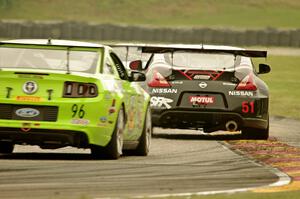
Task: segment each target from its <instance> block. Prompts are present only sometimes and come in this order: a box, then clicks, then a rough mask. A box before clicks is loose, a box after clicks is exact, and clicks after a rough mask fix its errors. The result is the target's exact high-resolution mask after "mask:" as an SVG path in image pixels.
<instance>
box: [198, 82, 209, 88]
mask: <svg viewBox="0 0 300 199" xmlns="http://www.w3.org/2000/svg"><path fill="white" fill-rule="evenodd" d="M199 86H200V88H206V87H207V83H205V82H200V84H199Z"/></svg>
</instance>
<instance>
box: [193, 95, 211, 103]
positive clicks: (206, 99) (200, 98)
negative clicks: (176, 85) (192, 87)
mask: <svg viewBox="0 0 300 199" xmlns="http://www.w3.org/2000/svg"><path fill="white" fill-rule="evenodd" d="M189 101H190V103H192V104H213V103H214V102H215V97H212V96H190V97H189Z"/></svg>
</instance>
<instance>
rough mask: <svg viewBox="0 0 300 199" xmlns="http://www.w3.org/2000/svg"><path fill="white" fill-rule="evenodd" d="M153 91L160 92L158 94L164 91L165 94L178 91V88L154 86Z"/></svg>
mask: <svg viewBox="0 0 300 199" xmlns="http://www.w3.org/2000/svg"><path fill="white" fill-rule="evenodd" d="M151 92H152V93H158V94H160V93H164V94H166V93H177V89H175V88H153V89H152V91H151Z"/></svg>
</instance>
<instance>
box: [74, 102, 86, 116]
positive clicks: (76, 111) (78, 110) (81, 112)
mask: <svg viewBox="0 0 300 199" xmlns="http://www.w3.org/2000/svg"><path fill="white" fill-rule="evenodd" d="M83 107H84V105H83V104H82V105H81V106H80V107H79V108H78V105H77V104H73V106H72V112H73V114H72V117H75V116H76V115H78V117H79V118H83V117H84V115H85V111H84V110H83Z"/></svg>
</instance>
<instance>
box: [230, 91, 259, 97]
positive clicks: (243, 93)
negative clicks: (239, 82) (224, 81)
mask: <svg viewBox="0 0 300 199" xmlns="http://www.w3.org/2000/svg"><path fill="white" fill-rule="evenodd" d="M228 95H231V96H247V97H252V96H254V93H253V91H229V92H228Z"/></svg>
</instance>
